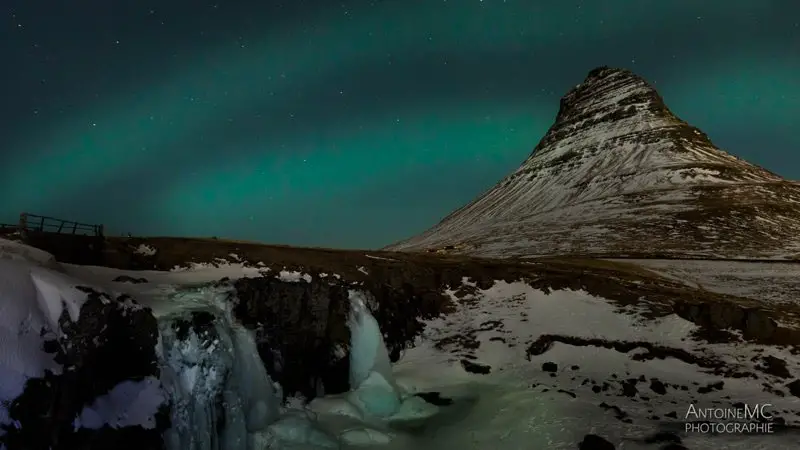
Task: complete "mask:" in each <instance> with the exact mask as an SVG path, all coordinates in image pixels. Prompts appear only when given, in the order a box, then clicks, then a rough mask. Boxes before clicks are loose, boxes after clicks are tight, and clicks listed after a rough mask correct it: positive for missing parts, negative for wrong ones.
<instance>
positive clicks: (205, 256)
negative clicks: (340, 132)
mask: <svg viewBox="0 0 800 450" xmlns="http://www.w3.org/2000/svg"><path fill="white" fill-rule="evenodd" d="M140 245H147V246H149V247H151V248H153V249H155V254H154V255H150V256H147V255H142V254H139V253H137V251H136V249H137V248H139V246H140ZM231 254H235V255H236V256H237V257H238V258H239V259H240V260H241V261H243V262H245V263H246V264H248V265H257V264H258V263H262V264H263V265H264V266H265V267H269V268H270V269H272V270H274V271H279V270H283V269H286V270H300V271H303V272H305V273H309V274H311V275H312V276H315V275H318V274H320V273H328V274H338V275H340V276H341V277H342V278H343V279H344V280H347V281H350V282H358V283H363V285H364V287H365V288H367V289H368V290H370V291H373V292H379V291H381V290H382V289H391V290H393V291H404V290H405V291H407V292H408V294H409V296H413V297H415V298H419V297H421V298H429V299H431V300H430V301H432V302H435V303H437V304H441V302H442V301H444V299H443V298H442V297H443V296H442V294H441V292H442V290H443V289H444V288H445V287H453V288H457V287H459V286H461V284H462V283H461V280H462V278H463V277H469V278H470V279H471V280H472V281H475V282H477V284H478V286H479V287H483V288H487V287H490V286H491V285H492V284H493V283H494V281H495V280H506V281H516V280H524V281H526V282H527V283H528V284H530V285H531V286H534V287H536V288H539V289H543V290H545V291H547V290H551V289H552V290H556V289H574V290H579V289H582V290H585V291H587V292H589V293H591V294H593V295H596V296H601V297H603V298H607V299H609V300H611V301H612V302H614V303H615V304H617V305H620V306H624V305H636V306H637V307H639V308H640V309H642V311H643V315H645V316H649V317H659V316H663V315H666V314H671V313H673V312H674V313H677V314H679V315H681V316H682V317H684V318H686V319H688V320H691V321H692V322H694V323H696V324H698V325H700V326H701V327H703V330H704V331H703V333H702V334H703V337H704V338H705V339H709V340H712V339H713V340H720V339H721V340H727V339H733V336H732V335H730V333H728V332H727V331H725V330H726V329H738V330H740V331H742V332H743V333H744V334H745V336H746V337H747V338H748V339H750V340H755V341H759V342H763V343H773V344H790V343H791V344H800V335H798V334H797V332H796V331H794V330H795V328H800V327H795V326H794V324H795V323H800V306H799V307H796V308H795V307H791V308H786V307H784V308H783V309H781V311H776V310H774V308H773V307H771V306H770V305H768V304H764V303H761V302H759V301H758V300H757V299H745V298H741V297H734V296H729V295H721V294H716V293H711V292H707V291H704V290H700V289H695V288H691V287H688V286H685V285H683V284H680V283H677V282H674V281H671V280H667V279H665V278H662V277H660V276H659V275H657V274H655V273H654V272H651V271H649V270H647V269H645V268H642V267H640V266H637V265H634V264H629V263H622V262H612V261H605V260H594V259H581V258H552V257H551V258H542V259H538V260H535V261H530V260H529V261H521V260H496V259H484V258H474V257H466V256H458V255H441V254H431V253H413V252H386V251H364V250H335V249H329V248H301V247H290V246H283V245H265V244H258V243H252V242H243V241H231V240H219V239H202V238H176V237H150V238H147V237H135V238H121V237H109V238H107V239H106V248H105V251H104V257H105V262H104V265H106V266H109V267H115V268H120V269H128V270H146V269H150V270H153V269H155V270H170V269H172V268H174V267H176V266H187V265H188V264H189V263H212V264H213V263H220V262H224V261H220V260H225V261H233V260H234V258H233V257H232V256H231ZM364 272H366V273H364ZM462 289H463V288H462ZM378 297H381V296H380V295H378ZM399 307H400V306H398V308H399ZM440 307H441V306H440ZM393 309H394V308H393ZM777 319H780V322H781V323H782V324H784V325H787V324H788V325H789V328H785V327H780V326H778V325H777V322H776V320H777Z"/></svg>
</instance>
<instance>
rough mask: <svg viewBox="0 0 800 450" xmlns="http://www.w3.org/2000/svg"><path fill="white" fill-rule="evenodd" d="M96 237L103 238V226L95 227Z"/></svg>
mask: <svg viewBox="0 0 800 450" xmlns="http://www.w3.org/2000/svg"><path fill="white" fill-rule="evenodd" d="M97 235H98V236H100V237H103V236H104V234H103V224H102V223H101V224H100V225H98V226H97Z"/></svg>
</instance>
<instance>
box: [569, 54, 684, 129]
mask: <svg viewBox="0 0 800 450" xmlns="http://www.w3.org/2000/svg"><path fill="white" fill-rule="evenodd" d="M635 105H647V106H648V107H650V108H651V110H652V111H653V112H654V113H658V114H669V115H671V113H670V112H669V110H668V109H667V108H666V106H665V105H664V100H662V99H661V96H660V95H658V92H657V91H656V90H655V89H654V88H653V87H652V86H650V84H648V83H647V81H645V80H644V79H643V78H641V77H640V76H638V75H636V74H635V73H633V72H631V71H630V70H627V69H618V68H611V67H607V66H603V67H598V68H596V69H592V70H591V71H590V72H589V74H588V75H587V76H586V79H585V80H584V81H583V82H582V83H581V84H579V85H577V86H575V87H574V88H573V89H572V90H570V91H569V92H568V93H567V94H566V95H565V96H564V97H563V98H562V99H561V107H560V108H559V113H558V116H557V117H556V122H558V121H560V120H568V119H569V118H572V117H574V116H576V115H587V114H597V113H600V112H602V111H605V110H617V111H619V112H620V113H624V112H625V111H631V112H633V110H634V108H631V107H632V106H635Z"/></svg>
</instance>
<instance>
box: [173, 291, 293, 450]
mask: <svg viewBox="0 0 800 450" xmlns="http://www.w3.org/2000/svg"><path fill="white" fill-rule="evenodd" d="M230 293H231V292H230V290H229V289H221V288H198V289H190V290H184V291H181V292H179V293H177V294H174V295H173V296H171V298H169V302H170V303H171V304H172V305H175V306H174V307H173V308H172V309H171V310H170V311H168V312H167V313H166V314H165V315H164V316H162V317H159V329H160V330H159V331H160V338H161V349H160V350H161V352H160V354H161V359H162V383H163V385H164V389H165V390H166V391H167V392H168V394H169V396H170V398H171V399H172V424H173V426H172V428H171V429H170V430H168V431H167V433H166V436H165V438H166V439H165V440H166V443H167V448H168V449H169V450H228V449H247V450H256V449H257V448H258V449H260V447H258V446H256V444H255V443H254V442H255V441H257V440H259V439H260V436H257V434H258V433H260V432H264V431H265V430H266V429H267V427H268V426H269V425H270V424H271V423H273V422H274V421H276V420H277V419H278V417H279V415H280V402H281V397H282V395H281V392H280V389H279V388H278V387H277V386H276V385H274V384H273V382H272V380H271V379H270V377H269V375H268V374H267V372H266V370H265V368H264V365H263V363H262V362H261V359H260V357H259V355H258V349H257V347H256V343H255V339H254V336H253V333H252V332H251V331H250V330H247V329H245V328H244V327H243V326H241V325H240V324H238V323H236V321H235V320H233V317H232V314H231V311H230V305H229V302H228V298H229V296H230Z"/></svg>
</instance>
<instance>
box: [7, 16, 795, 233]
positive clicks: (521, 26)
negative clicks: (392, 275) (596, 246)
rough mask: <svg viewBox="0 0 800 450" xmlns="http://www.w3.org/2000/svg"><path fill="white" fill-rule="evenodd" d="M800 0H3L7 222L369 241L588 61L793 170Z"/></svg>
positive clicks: (441, 208)
mask: <svg viewBox="0 0 800 450" xmlns="http://www.w3.org/2000/svg"><path fill="white" fill-rule="evenodd" d="M798 22H800V2H798V1H796V0H758V1H756V0H704V1H702V2H698V1H696V0H670V1H663V0H596V1H589V0H585V1H577V0H560V1H558V2H556V1H544V0H447V1H443V0H403V1H389V0H384V1H378V0H375V1H347V0H344V1H339V2H335V1H332V0H329V1H322V0H313V1H312V0H285V1H277V0H259V1H256V0H250V1H240V0H229V1H222V0H218V1H216V2H215V1H213V0H211V1H204V0H192V1H188V0H170V1H154V0H114V1H108V0H75V1H70V2H56V1H46V0H4V1H3V4H2V6H0V61H1V63H0V64H2V72H1V73H2V75H0V77H2V78H0V96H1V97H2V102H0V119H2V120H0V138H1V139H2V140H1V141H0V143H1V145H0V192H2V197H0V222H6V223H15V222H16V221H17V217H18V214H19V213H20V212H22V211H28V212H31V213H38V214H45V215H50V216H56V217H63V218H68V219H73V220H79V221H83V222H89V223H104V224H105V225H106V228H107V230H108V233H109V234H126V233H128V232H130V233H133V234H135V235H137V234H140V235H189V236H219V237H228V238H235V239H246V240H258V241H265V242H272V243H283V244H290V245H304V246H326V247H344V248H378V247H381V246H384V245H388V244H390V243H392V242H394V241H397V240H399V239H402V238H405V237H408V236H410V235H413V234H416V233H418V232H421V231H423V230H425V229H426V228H428V227H429V226H431V225H433V224H434V223H436V222H437V221H438V220H439V219H441V218H442V217H443V216H444V215H446V214H447V213H449V212H450V211H451V210H453V209H455V208H457V207H459V206H461V205H462V204H463V203H466V202H468V201H469V200H471V199H473V198H474V197H475V196H477V195H479V194H480V193H482V192H483V191H485V190H486V189H487V188H489V187H490V186H492V185H493V184H494V183H495V182H497V181H498V180H499V179H501V178H502V177H503V176H504V175H506V174H507V173H508V172H510V171H511V170H513V169H515V168H516V167H517V166H518V165H519V164H520V163H521V162H522V161H523V160H524V159H525V158H526V157H527V155H528V154H529V153H530V151H531V150H532V149H533V147H534V146H535V145H536V143H537V142H538V140H539V139H540V138H541V137H542V136H543V135H544V133H545V132H546V130H547V128H548V127H549V126H550V125H551V124H552V122H553V119H554V117H555V114H556V112H557V110H558V104H559V103H558V102H559V99H560V97H561V96H562V95H563V94H564V93H566V91H567V90H568V89H569V88H571V87H572V86H574V85H575V84H577V83H579V82H580V81H582V79H583V78H584V77H585V75H586V73H587V72H588V71H589V70H590V69H592V68H593V67H595V66H600V65H610V66H620V67H626V68H629V69H632V70H634V71H635V72H637V73H639V74H640V75H643V76H644V77H645V78H647V79H648V80H649V81H650V82H651V83H653V84H654V85H655V87H656V88H657V89H658V90H659V92H660V93H661V94H662V96H663V97H664V98H665V100H666V102H667V104H668V106H670V108H671V109H672V110H673V111H674V112H675V113H676V114H678V115H679V116H680V117H681V118H683V119H684V120H686V121H688V122H690V123H692V124H693V125H696V126H698V127H700V128H701V129H703V130H704V131H705V132H706V133H707V134H709V136H710V137H711V139H712V140H713V141H714V142H715V143H716V144H717V145H718V146H719V147H721V148H723V149H725V150H727V151H729V152H731V153H733V154H736V155H738V156H740V157H743V158H745V159H748V160H750V161H752V162H755V163H757V164H760V165H762V166H765V167H766V168H768V169H770V170H773V171H775V172H777V173H779V174H780V175H783V176H785V177H789V178H798V179H800V152H799V151H798V150H800V133H798V132H797V127H798V125H800V119H798V117H800V76H798V74H800V24H798Z"/></svg>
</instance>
